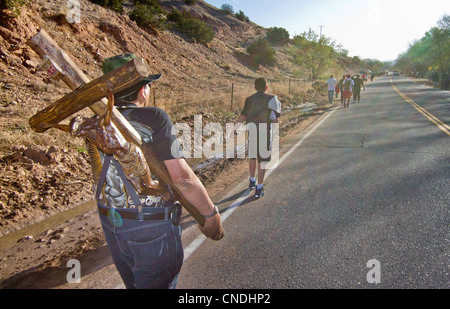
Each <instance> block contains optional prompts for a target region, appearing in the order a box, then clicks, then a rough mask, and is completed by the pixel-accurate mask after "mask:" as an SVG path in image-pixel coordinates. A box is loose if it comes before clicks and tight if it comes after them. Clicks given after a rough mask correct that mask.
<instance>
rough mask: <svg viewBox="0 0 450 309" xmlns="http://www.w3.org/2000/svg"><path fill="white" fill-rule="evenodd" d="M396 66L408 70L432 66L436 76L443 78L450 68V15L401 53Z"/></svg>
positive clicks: (420, 70)
mask: <svg viewBox="0 0 450 309" xmlns="http://www.w3.org/2000/svg"><path fill="white" fill-rule="evenodd" d="M396 66H397V67H399V68H400V69H401V70H402V71H406V72H425V71H428V68H429V67H431V68H432V69H433V71H434V75H433V76H435V78H439V79H441V82H443V80H442V76H444V73H445V72H448V70H449V69H450V16H449V15H444V16H443V17H442V19H441V20H439V21H438V23H437V27H433V28H431V29H430V30H429V31H427V32H426V33H425V35H424V36H423V37H422V38H421V39H420V40H417V41H415V42H414V43H413V44H411V45H410V46H409V48H408V50H407V51H406V52H405V53H403V54H401V55H400V56H399V57H398V58H397V61H396Z"/></svg>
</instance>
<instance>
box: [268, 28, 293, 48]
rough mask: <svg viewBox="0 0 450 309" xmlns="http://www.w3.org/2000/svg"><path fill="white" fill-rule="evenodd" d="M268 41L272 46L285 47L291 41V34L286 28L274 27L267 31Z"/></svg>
mask: <svg viewBox="0 0 450 309" xmlns="http://www.w3.org/2000/svg"><path fill="white" fill-rule="evenodd" d="M267 40H268V41H269V42H270V43H272V45H283V44H286V43H287V42H288V41H289V32H288V31H287V30H286V29H284V28H278V27H273V28H270V29H269V30H268V31H267Z"/></svg>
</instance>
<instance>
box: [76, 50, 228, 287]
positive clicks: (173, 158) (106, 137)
mask: <svg viewBox="0 0 450 309" xmlns="http://www.w3.org/2000/svg"><path fill="white" fill-rule="evenodd" d="M134 58H135V55H133V54H125V55H119V56H116V57H112V58H109V59H107V60H105V62H104V63H103V73H104V74H106V73H108V72H110V71H113V70H115V69H117V68H119V67H121V66H122V65H124V64H126V63H128V62H129V61H131V60H132V59H134ZM160 77H161V74H156V75H150V76H148V77H147V78H145V79H144V80H143V81H142V82H140V83H138V84H137V85H135V86H133V87H132V88H131V89H126V90H123V91H121V92H119V93H116V94H114V95H113V94H112V91H110V92H109V98H108V99H109V103H110V104H111V102H114V104H115V106H116V107H117V108H118V109H119V110H120V111H121V112H122V114H123V115H124V116H125V118H126V119H127V120H128V121H129V122H130V124H131V125H132V126H133V127H134V128H135V129H136V131H137V132H138V133H139V134H140V135H141V137H142V140H143V142H144V143H147V144H150V145H151V146H152V147H153V149H154V150H155V152H156V154H157V156H158V158H159V160H161V161H162V162H163V163H164V165H165V166H166V167H167V170H168V173H169V175H170V178H171V180H172V181H173V184H174V185H175V186H176V189H177V191H178V192H179V193H181V195H182V196H183V197H184V199H186V200H187V201H188V202H190V203H191V204H192V205H193V206H194V207H195V208H196V209H197V210H198V211H199V212H200V213H201V214H202V215H203V216H204V217H205V223H204V225H203V226H201V225H199V228H200V230H201V231H202V232H203V234H205V236H207V237H208V238H211V239H213V240H220V239H221V238H222V237H223V235H224V232H223V228H222V223H221V219H220V215H219V214H218V211H217V208H216V207H215V206H214V204H213V202H212V201H211V199H210V198H209V196H208V193H207V192H206V189H205V188H204V186H203V184H202V183H201V182H200V180H199V179H198V177H197V176H196V175H195V174H194V172H193V171H192V170H191V168H190V167H189V165H187V163H186V161H185V160H184V159H183V158H182V153H181V150H180V147H179V143H178V140H177V137H176V135H174V134H173V130H172V122H171V121H170V119H169V117H168V115H167V114H166V113H165V112H164V111H163V110H161V109H159V108H155V107H150V106H149V99H150V87H151V82H152V81H154V80H157V79H159V78H160ZM110 104H108V105H110ZM110 109H111V110H109V109H108V112H107V113H106V115H104V116H102V117H98V116H96V117H94V118H90V119H82V120H81V119H78V120H72V123H71V125H72V134H73V135H74V136H78V137H85V138H86V141H87V148H88V151H89V154H90V157H91V161H92V162H93V164H92V166H93V174H94V179H95V180H96V182H97V193H96V198H97V202H98V207H99V214H100V221H101V223H102V227H103V229H104V232H105V236H106V240H107V243H108V248H109V250H110V252H111V254H112V257H113V260H114V263H115V265H116V267H117V269H118V271H119V273H120V275H121V277H122V279H123V281H124V283H125V286H126V288H157V289H162V288H175V286H176V283H177V278H178V274H179V271H180V269H181V266H182V264H183V248H182V244H181V228H180V226H179V221H180V215H181V207H180V205H179V203H178V202H177V201H175V199H174V197H173V195H172V194H171V192H172V191H171V190H170V188H169V190H168V191H166V192H169V193H168V194H166V196H157V195H156V193H157V192H158V190H157V189H156V188H157V187H158V186H159V185H160V184H158V181H155V180H153V178H152V175H151V171H150V169H149V167H148V165H147V163H146V161H145V158H144V156H143V154H142V151H141V149H140V148H139V147H138V146H136V145H135V144H133V143H129V142H127V141H126V139H125V138H124V137H123V136H122V135H121V133H120V132H119V131H118V130H117V129H115V127H114V126H112V125H111V123H110V117H111V112H112V107H111V106H110ZM168 186H169V185H168Z"/></svg>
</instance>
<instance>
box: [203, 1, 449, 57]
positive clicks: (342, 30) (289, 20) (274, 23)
mask: <svg viewBox="0 0 450 309" xmlns="http://www.w3.org/2000/svg"><path fill="white" fill-rule="evenodd" d="M205 1H206V2H207V3H209V4H212V5H214V6H215V7H217V8H221V7H222V4H225V3H226V4H230V5H231V6H232V7H233V9H234V11H235V12H239V11H240V10H242V11H243V12H244V14H245V15H246V16H248V17H249V18H250V20H251V21H253V22H254V23H256V24H258V25H260V26H263V27H264V28H270V27H282V28H285V29H286V30H287V31H288V32H289V34H290V35H291V37H292V36H294V35H296V34H301V33H303V32H304V31H307V30H308V29H309V28H311V29H313V30H314V31H315V32H316V33H320V26H323V28H322V34H323V35H325V36H327V37H331V38H332V39H333V40H334V41H335V42H336V44H342V45H343V48H344V49H347V50H348V51H349V56H359V57H361V58H364V59H365V58H372V59H378V60H381V61H388V60H395V59H396V58H397V56H398V55H399V54H401V53H403V52H405V51H406V50H407V49H408V47H409V44H410V43H413V42H414V41H415V40H418V39H420V38H422V37H423V35H424V34H425V32H427V31H428V30H430V29H431V28H432V27H434V26H436V25H437V22H438V21H439V20H440V19H441V18H442V16H443V15H444V13H445V14H447V15H450V0H420V1H418V0H359V1H358V0H333V1H332V0H205Z"/></svg>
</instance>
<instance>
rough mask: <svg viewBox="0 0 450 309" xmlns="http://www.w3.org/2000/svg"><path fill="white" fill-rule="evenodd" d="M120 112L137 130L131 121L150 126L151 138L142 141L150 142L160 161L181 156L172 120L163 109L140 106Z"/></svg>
mask: <svg viewBox="0 0 450 309" xmlns="http://www.w3.org/2000/svg"><path fill="white" fill-rule="evenodd" d="M122 113H123V114H124V116H125V118H126V119H127V120H129V121H130V124H131V125H133V126H134V127H135V128H136V129H137V131H138V132H139V131H140V130H139V128H138V127H136V126H135V124H134V123H133V122H137V123H141V124H143V125H145V126H147V127H149V128H151V130H152V140H151V141H147V140H145V139H144V141H145V142H148V143H150V145H151V146H152V147H153V149H154V150H155V152H156V154H157V155H158V158H159V159H160V160H161V161H166V160H172V159H179V158H182V157H183V153H182V151H181V148H180V143H179V141H178V138H177V136H176V135H174V130H173V124H172V121H171V120H170V118H169V116H168V115H167V113H166V112H165V111H164V110H162V109H160V108H157V107H141V108H130V109H125V110H123V111H122ZM139 133H141V132H139ZM141 136H142V134H141Z"/></svg>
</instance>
